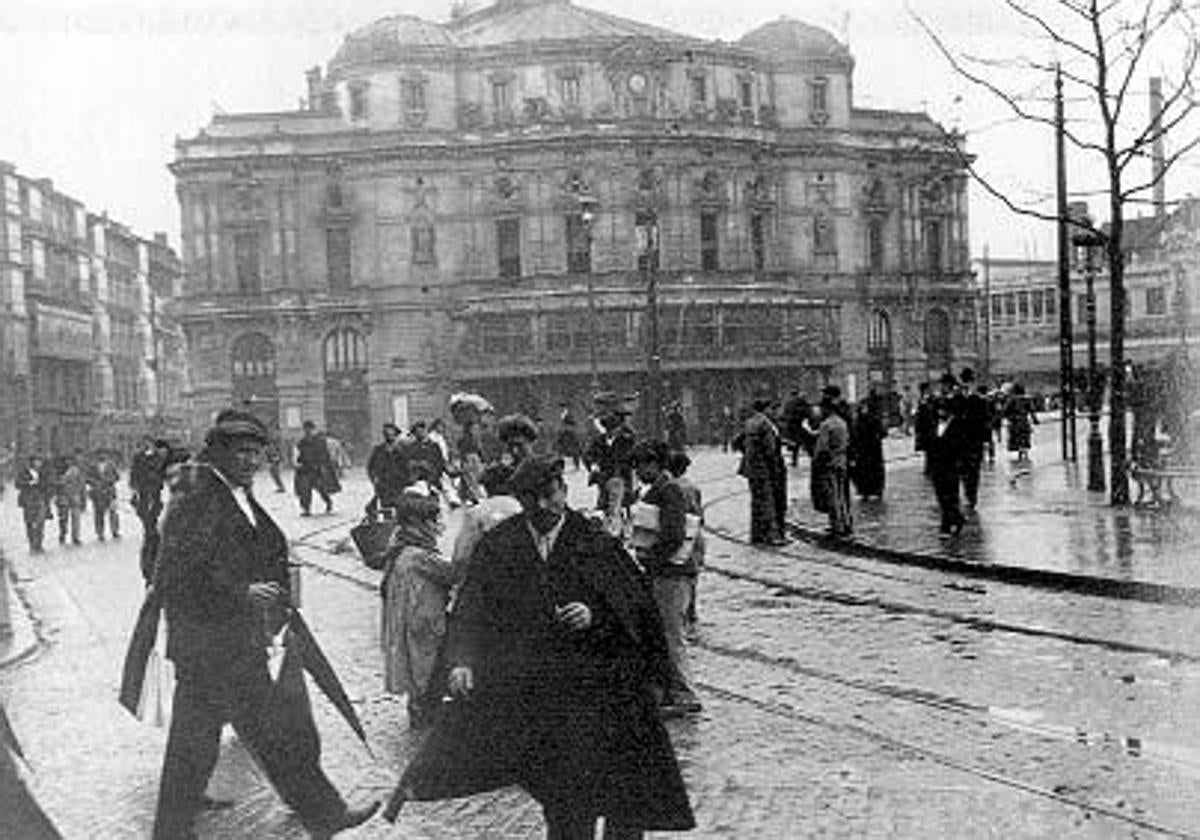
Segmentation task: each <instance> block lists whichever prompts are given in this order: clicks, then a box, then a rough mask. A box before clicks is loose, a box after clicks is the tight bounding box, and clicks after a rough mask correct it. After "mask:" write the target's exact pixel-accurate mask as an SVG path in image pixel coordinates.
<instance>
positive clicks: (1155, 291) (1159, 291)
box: [1146, 286, 1167, 315]
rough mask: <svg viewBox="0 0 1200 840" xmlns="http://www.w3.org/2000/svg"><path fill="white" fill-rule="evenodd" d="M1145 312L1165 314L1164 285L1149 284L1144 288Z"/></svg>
mask: <svg viewBox="0 0 1200 840" xmlns="http://www.w3.org/2000/svg"><path fill="white" fill-rule="evenodd" d="M1146 314H1147V315H1166V314H1167V289H1166V287H1165V286H1151V287H1150V288H1148V289H1146Z"/></svg>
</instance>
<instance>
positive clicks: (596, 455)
mask: <svg viewBox="0 0 1200 840" xmlns="http://www.w3.org/2000/svg"><path fill="white" fill-rule="evenodd" d="M596 401H597V408H598V410H599V412H600V415H599V423H600V427H601V429H602V430H603V432H602V433H601V434H599V435H597V436H596V437H594V438H593V439H592V441H591V443H590V444H589V445H588V448H587V451H586V452H585V453H584V456H583V461H584V463H585V464H586V465H587V467H588V470H589V471H590V472H589V475H588V484H589V485H592V486H594V487H595V488H596V510H599V511H603V512H604V515H605V516H606V517H620V516H622V515H623V511H625V510H627V509H628V508H629V505H630V503H631V502H632V501H633V464H632V463H631V462H630V460H629V456H630V453H631V452H632V451H633V447H634V444H635V443H636V442H637V439H636V437H635V436H634V434H633V429H631V428H630V427H629V409H628V408H626V407H625V405H624V404H623V402H622V400H621V399H620V397H618V396H617V395H616V394H611V393H607V394H600V395H597V397H596Z"/></svg>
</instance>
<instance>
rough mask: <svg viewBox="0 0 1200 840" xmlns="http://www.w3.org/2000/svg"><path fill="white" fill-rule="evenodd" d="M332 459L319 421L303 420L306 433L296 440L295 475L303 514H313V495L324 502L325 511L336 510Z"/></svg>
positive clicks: (297, 495)
mask: <svg viewBox="0 0 1200 840" xmlns="http://www.w3.org/2000/svg"><path fill="white" fill-rule="evenodd" d="M333 478H334V470H333V459H332V458H330V457H329V445H328V444H327V443H326V442H325V435H323V434H321V433H320V432H319V431H318V430H317V424H316V423H314V422H313V421H311V420H305V421H304V436H303V437H301V438H300V440H299V441H298V442H297V443H296V475H295V477H294V478H293V484H294V485H295V486H294V489H295V491H296V498H298V499H299V500H300V515H301V516H311V515H312V494H313V492H314V491H316V493H317V495H319V496H320V497H321V499H322V500H323V501H324V502H325V512H326V513H329V512H331V511H332V510H333V498H332V497H331V495H330V493H331V492H332V488H333Z"/></svg>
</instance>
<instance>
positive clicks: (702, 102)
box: [692, 75, 708, 109]
mask: <svg viewBox="0 0 1200 840" xmlns="http://www.w3.org/2000/svg"><path fill="white" fill-rule="evenodd" d="M707 104H708V80H707V79H705V77H704V76H700V75H696V76H692V107H693V108H701V109H702V108H704V107H705V106H706V105H707Z"/></svg>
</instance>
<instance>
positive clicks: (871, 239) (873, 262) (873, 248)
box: [867, 219, 883, 271]
mask: <svg viewBox="0 0 1200 840" xmlns="http://www.w3.org/2000/svg"><path fill="white" fill-rule="evenodd" d="M867 267H868V268H869V269H870V270H871V271H883V222H882V221H880V220H879V219H871V220H870V221H869V222H867Z"/></svg>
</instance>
